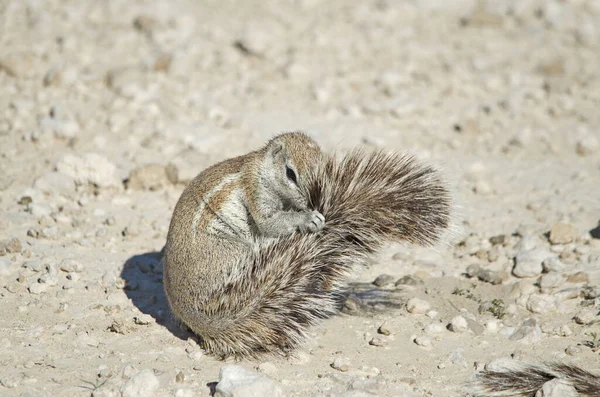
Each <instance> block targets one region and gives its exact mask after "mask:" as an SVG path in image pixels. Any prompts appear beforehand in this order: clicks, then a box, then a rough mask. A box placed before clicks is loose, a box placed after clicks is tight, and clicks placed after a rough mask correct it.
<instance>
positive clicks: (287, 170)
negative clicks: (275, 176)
mask: <svg viewBox="0 0 600 397" xmlns="http://www.w3.org/2000/svg"><path fill="white" fill-rule="evenodd" d="M285 175H286V176H287V177H288V179H289V180H291V181H292V182H294V183H295V184H298V180H297V179H296V173H295V172H294V170H293V169H291V168H290V167H288V166H287V165H286V166H285Z"/></svg>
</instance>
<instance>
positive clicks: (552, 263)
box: [542, 256, 566, 273]
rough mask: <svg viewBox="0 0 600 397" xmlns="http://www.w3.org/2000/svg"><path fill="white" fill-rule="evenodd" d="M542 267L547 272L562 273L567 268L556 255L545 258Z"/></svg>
mask: <svg viewBox="0 0 600 397" xmlns="http://www.w3.org/2000/svg"><path fill="white" fill-rule="evenodd" d="M542 267H543V268H544V272H546V273H551V272H555V273H562V272H564V271H565V270H566V266H565V265H564V264H563V263H562V262H561V261H560V259H558V258H557V257H555V256H551V257H548V258H546V259H544V261H543V262H542Z"/></svg>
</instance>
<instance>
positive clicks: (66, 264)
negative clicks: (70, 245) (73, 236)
mask: <svg viewBox="0 0 600 397" xmlns="http://www.w3.org/2000/svg"><path fill="white" fill-rule="evenodd" d="M58 267H59V268H60V270H62V271H63V272H67V273H80V272H82V271H83V265H82V264H81V262H79V261H78V260H76V259H72V258H67V259H63V260H62V261H61V262H60V263H59V264H58Z"/></svg>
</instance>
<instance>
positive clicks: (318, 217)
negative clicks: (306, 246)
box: [300, 211, 325, 233]
mask: <svg viewBox="0 0 600 397" xmlns="http://www.w3.org/2000/svg"><path fill="white" fill-rule="evenodd" d="M323 226H325V217H324V216H323V214H321V213H320V212H319V211H311V212H307V213H306V223H304V224H303V225H301V226H300V231H301V232H302V233H307V232H308V233H315V232H318V231H319V230H321V229H323Z"/></svg>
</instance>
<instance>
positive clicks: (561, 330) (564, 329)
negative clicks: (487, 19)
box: [556, 324, 573, 338]
mask: <svg viewBox="0 0 600 397" xmlns="http://www.w3.org/2000/svg"><path fill="white" fill-rule="evenodd" d="M556 331H557V332H556V334H557V335H558V336H562V337H564V338H566V337H569V336H571V335H573V331H571V328H569V326H568V325H567V324H563V325H561V326H560V327H558V329H557V330H556Z"/></svg>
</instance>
